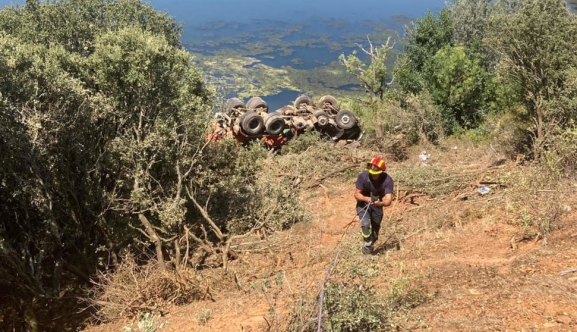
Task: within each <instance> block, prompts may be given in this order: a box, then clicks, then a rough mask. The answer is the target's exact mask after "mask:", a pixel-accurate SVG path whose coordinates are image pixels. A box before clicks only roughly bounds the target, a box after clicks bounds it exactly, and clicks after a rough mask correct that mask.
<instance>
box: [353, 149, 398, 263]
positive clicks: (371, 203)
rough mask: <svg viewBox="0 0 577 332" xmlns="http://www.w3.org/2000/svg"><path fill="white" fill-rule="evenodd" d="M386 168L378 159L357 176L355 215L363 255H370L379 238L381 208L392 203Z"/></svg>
mask: <svg viewBox="0 0 577 332" xmlns="http://www.w3.org/2000/svg"><path fill="white" fill-rule="evenodd" d="M386 170H387V166H386V165H385V161H384V160H383V159H381V158H380V157H375V158H373V159H372V160H371V162H370V163H368V164H367V170H366V171H364V172H362V173H361V174H359V176H358V177H357V182H356V185H355V187H356V188H355V199H356V200H357V215H358V216H359V219H360V220H361V234H362V235H363V240H364V246H363V250H362V251H363V254H366V255H368V254H372V253H373V245H374V244H375V242H376V241H377V239H378V237H379V230H380V228H381V221H382V220H383V208H384V207H385V206H389V205H391V202H392V201H393V187H394V182H393V179H392V178H391V176H390V175H389V174H387V173H385V171H386Z"/></svg>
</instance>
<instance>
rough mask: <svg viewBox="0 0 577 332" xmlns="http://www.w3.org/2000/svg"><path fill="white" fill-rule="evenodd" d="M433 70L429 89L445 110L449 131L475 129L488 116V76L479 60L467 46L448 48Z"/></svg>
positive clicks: (432, 67) (434, 59)
mask: <svg viewBox="0 0 577 332" xmlns="http://www.w3.org/2000/svg"><path fill="white" fill-rule="evenodd" d="M430 69H431V77H430V79H429V81H430V84H429V85H428V89H429V91H431V94H432V96H433V98H434V100H435V103H436V104H437V105H439V106H441V109H442V110H443V115H444V122H445V126H444V127H445V130H446V132H447V133H451V132H452V131H453V129H454V128H458V127H464V128H470V127H475V126H476V125H477V124H478V123H479V122H480V121H481V119H482V118H483V115H484V114H485V113H486V109H484V108H485V105H486V103H485V91H484V90H485V84H486V81H487V77H488V75H487V73H486V71H485V69H484V68H483V67H482V66H481V65H480V61H479V59H478V58H475V57H474V56H472V55H470V54H469V53H468V49H467V48H466V47H465V46H454V47H451V46H446V47H444V48H442V49H441V50H439V51H438V52H437V54H435V56H434V57H433V59H432V61H431V64H430Z"/></svg>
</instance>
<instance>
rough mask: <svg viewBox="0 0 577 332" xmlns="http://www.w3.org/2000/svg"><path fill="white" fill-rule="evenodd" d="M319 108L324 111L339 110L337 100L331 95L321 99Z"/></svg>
mask: <svg viewBox="0 0 577 332" xmlns="http://www.w3.org/2000/svg"><path fill="white" fill-rule="evenodd" d="M318 107H319V108H320V109H322V110H324V109H329V110H337V109H338V103H337V99H336V98H335V97H333V96H330V95H327V96H322V97H321V99H319V104H318Z"/></svg>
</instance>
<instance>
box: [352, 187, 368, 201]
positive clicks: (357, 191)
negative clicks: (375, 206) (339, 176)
mask: <svg viewBox="0 0 577 332" xmlns="http://www.w3.org/2000/svg"><path fill="white" fill-rule="evenodd" d="M355 199H356V200H357V201H359V202H365V203H370V202H371V198H370V197H367V196H364V195H363V194H362V193H361V189H358V188H355Z"/></svg>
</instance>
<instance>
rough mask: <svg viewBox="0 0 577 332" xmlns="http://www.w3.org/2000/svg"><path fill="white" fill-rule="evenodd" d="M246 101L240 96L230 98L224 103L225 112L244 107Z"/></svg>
mask: <svg viewBox="0 0 577 332" xmlns="http://www.w3.org/2000/svg"><path fill="white" fill-rule="evenodd" d="M244 107H245V106H244V103H243V102H242V101H241V100H240V99H238V98H230V99H229V100H227V101H226V103H225V104H224V113H225V114H230V113H231V112H232V111H233V110H234V109H238V108H244Z"/></svg>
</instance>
